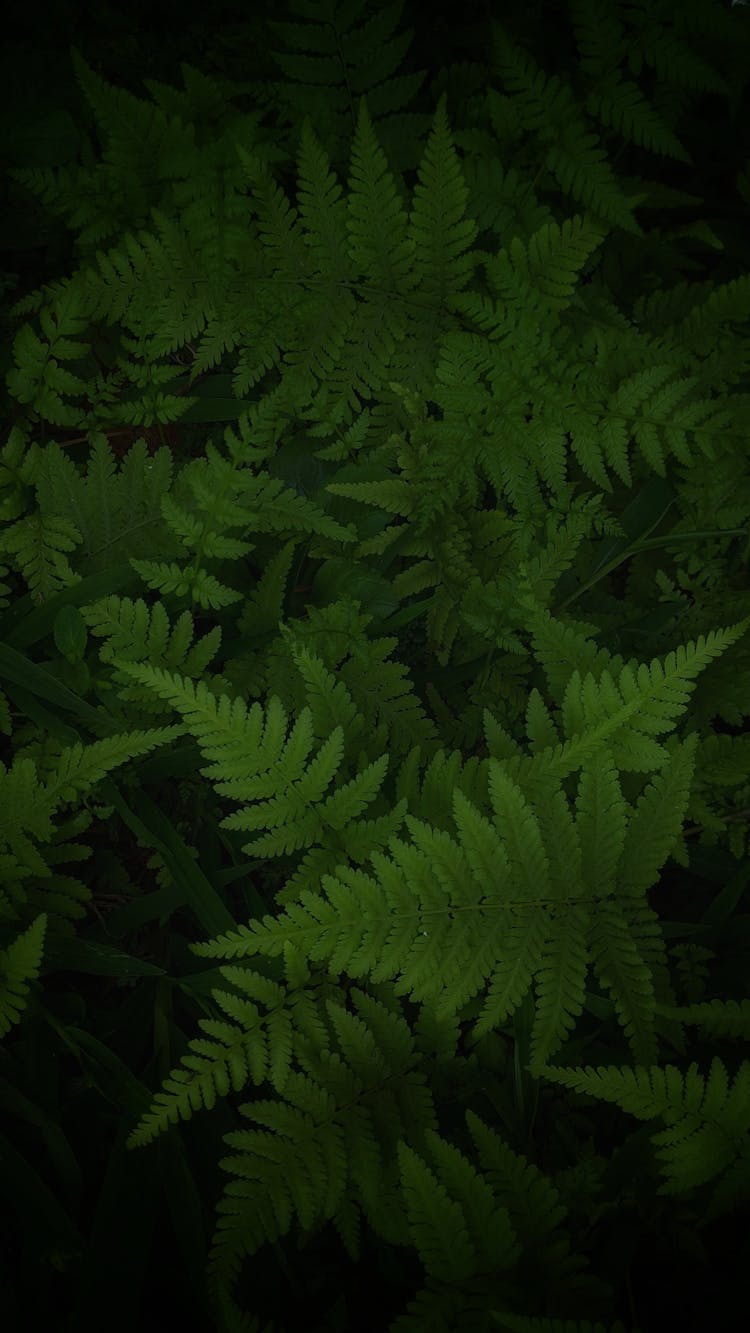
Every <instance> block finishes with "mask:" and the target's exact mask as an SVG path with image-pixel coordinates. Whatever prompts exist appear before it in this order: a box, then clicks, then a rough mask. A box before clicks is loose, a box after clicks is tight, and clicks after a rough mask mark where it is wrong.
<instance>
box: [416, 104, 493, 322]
mask: <svg viewBox="0 0 750 1333" xmlns="http://www.w3.org/2000/svg"><path fill="white" fill-rule="evenodd" d="M467 197H468V191H467V189H466V186H465V184H464V182H463V179H462V176H461V167H460V164H459V161H458V157H457V155H456V150H455V148H454V146H453V143H452V141H451V135H450V129H449V126H448V117H447V114H446V103H445V97H442V98H441V99H440V102H439V103H438V107H437V110H436V112H435V119H434V121H433V126H432V130H431V133H430V137H429V139H428V140H427V146H426V148H425V152H424V157H423V158H422V163H421V165H420V168H419V173H418V179H417V184H416V185H415V187H414V199H413V204H412V209H411V213H410V216H409V235H410V238H411V240H412V242H413V246H414V277H415V280H416V282H417V283H418V285H419V287H420V290H421V291H422V292H423V293H424V294H425V296H426V297H427V299H428V300H430V301H432V302H434V303H435V304H436V305H437V306H439V307H442V306H443V304H444V302H445V300H446V298H447V297H448V296H452V295H453V294H454V293H455V292H460V291H463V289H464V287H466V284H467V283H468V281H469V279H470V277H471V275H472V271H473V266H474V265H473V257H472V256H471V255H469V254H467V253H466V252H467V251H468V249H469V247H470V246H471V244H472V242H473V241H474V240H475V239H476V236H477V228H476V223H475V222H474V221H473V220H472V219H471V218H468V217H465V216H464V215H465V211H466V202H467Z"/></svg>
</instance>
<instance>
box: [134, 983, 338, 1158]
mask: <svg viewBox="0 0 750 1333" xmlns="http://www.w3.org/2000/svg"><path fill="white" fill-rule="evenodd" d="M219 971H220V974H221V976H222V977H223V979H224V980H225V981H226V982H229V983H230V984H231V985H232V986H233V987H234V988H235V989H234V990H225V989H220V988H218V987H217V988H214V989H213V990H212V991H211V995H212V997H213V999H214V1001H215V1003H216V1004H217V1005H218V1006H219V1008H220V1009H222V1010H223V1011H224V1013H225V1014H226V1015H227V1017H228V1018H229V1019H230V1021H229V1022H226V1021H225V1020H216V1019H212V1018H202V1019H199V1020H198V1025H199V1027H200V1028H201V1031H202V1032H203V1033H205V1034H206V1035H205V1036H203V1037H193V1038H192V1039H191V1041H190V1044H189V1048H188V1051H187V1053H186V1054H185V1055H184V1056H183V1058H182V1062H181V1064H180V1065H179V1066H178V1067H177V1068H175V1069H173V1070H172V1072H171V1073H170V1074H169V1076H168V1078H166V1079H165V1080H164V1083H163V1084H162V1089H161V1091H160V1092H158V1093H157V1094H156V1096H155V1097H154V1099H153V1101H152V1103H151V1106H150V1108H149V1110H148V1111H147V1112H146V1114H145V1115H143V1116H142V1117H141V1119H140V1121H139V1122H138V1124H137V1125H136V1127H135V1129H134V1130H133V1131H132V1132H131V1134H130V1135H129V1137H128V1139H127V1145H126V1146H127V1147H128V1148H139V1147H143V1146H144V1145H146V1144H148V1143H151V1142H152V1140H153V1139H155V1138H156V1137H157V1135H159V1134H160V1133H162V1132H163V1131H164V1130H166V1129H167V1128H168V1127H169V1125H170V1124H176V1123H177V1122H178V1121H179V1120H189V1119H190V1118H191V1117H192V1115H193V1112H194V1111H197V1110H200V1109H201V1107H205V1108H206V1109H207V1110H210V1109H211V1107H212V1106H214V1105H215V1103H216V1099H217V1097H227V1096H228V1095H229V1094H230V1092H231V1091H234V1092H241V1091H242V1090H243V1088H244V1087H246V1085H247V1083H248V1080H252V1082H253V1083H254V1084H255V1085H256V1086H260V1084H261V1083H264V1082H266V1081H268V1082H270V1083H271V1084H272V1086H273V1087H274V1088H276V1090H277V1091H278V1092H283V1089H284V1085H285V1083H286V1080H287V1077H288V1075H289V1071H290V1063H291V1058H292V1049H293V1033H294V1028H295V1025H298V1026H299V1027H300V1029H301V1030H302V1031H306V1030H307V1031H308V1032H309V1031H310V1023H311V1020H313V1021H314V1020H315V1014H316V1008H315V1004H314V1001H313V997H312V996H311V995H310V994H309V993H308V992H306V991H304V990H302V991H299V992H295V991H294V990H292V991H289V990H285V989H284V987H283V986H281V985H279V983H278V982H276V981H273V980H271V979H270V978H269V977H266V976H264V975H263V974H262V973H260V972H253V971H250V970H249V969H247V968H238V967H222V968H220V969H219ZM260 1006H262V1008H261V1007H260ZM318 1022H319V1020H318Z"/></svg>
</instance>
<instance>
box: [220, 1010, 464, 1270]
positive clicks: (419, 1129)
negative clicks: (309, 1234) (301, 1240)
mask: <svg viewBox="0 0 750 1333" xmlns="http://www.w3.org/2000/svg"><path fill="white" fill-rule="evenodd" d="M351 995H352V999H353V1001H354V1003H355V1006H356V1008H357V1011H358V1013H357V1014H356V1015H355V1014H351V1013H348V1012H347V1011H346V1010H345V1009H344V1008H343V1006H341V1005H340V1004H338V1003H336V1002H335V1001H334V1000H333V999H328V1000H326V1003H325V1011H326V1014H327V1018H328V1025H329V1029H330V1036H327V1037H326V1039H325V1041H323V1042H322V1043H321V1040H320V1039H318V1040H316V1041H314V1042H312V1041H309V1040H306V1039H304V1038H302V1037H300V1038H299V1039H298V1041H297V1043H296V1047H295V1049H296V1054H297V1058H298V1060H299V1062H300V1064H301V1066H302V1069H303V1070H304V1073H296V1072H291V1073H290V1074H289V1076H288V1078H287V1080H286V1082H285V1084H284V1092H283V1098H284V1100H281V1098H279V1099H277V1100H275V1101H270V1100H269V1101H254V1102H251V1103H249V1104H246V1105H243V1106H241V1107H240V1111H241V1113H242V1114H243V1115H244V1116H246V1117H247V1118H248V1119H249V1120H252V1121H255V1122H256V1123H257V1124H259V1125H261V1126H265V1128H264V1129H253V1130H251V1129H243V1130H240V1131H237V1132H234V1133H230V1134H228V1135H226V1136H225V1142H226V1143H227V1145H228V1146H229V1147H230V1148H232V1149H234V1150H235V1153H234V1155H233V1156H231V1157H229V1158H226V1159H224V1160H223V1161H222V1162H221V1166H222V1168H223V1169H224V1170H225V1171H227V1172H229V1173H230V1175H231V1176H233V1177H234V1179H232V1180H231V1181H230V1182H229V1184H228V1185H227V1187H226V1191H225V1196H224V1198H223V1199H222V1200H221V1202H220V1204H219V1214H220V1217H219V1222H218V1226H217V1230H216V1233H215V1236H214V1242H213V1247H212V1253H211V1258H210V1271H211V1273H212V1275H213V1276H214V1277H215V1278H218V1279H219V1280H220V1281H222V1282H225V1283H230V1282H232V1281H234V1280H235V1278H236V1276H237V1273H238V1271H239V1267H240V1264H241V1261H242V1258H243V1257H244V1256H245V1255H251V1254H254V1253H255V1252H256V1251H257V1250H258V1249H259V1248H260V1246H261V1245H263V1244H264V1243H267V1242H268V1241H270V1240H274V1239H276V1238H278V1237H279V1236H282V1235H285V1234H286V1233H287V1232H288V1231H289V1229H290V1227H291V1225H292V1222H293V1220H294V1218H295V1216H296V1217H297V1218H298V1219H299V1222H300V1224H301V1225H302V1226H303V1227H305V1228H307V1229H311V1228H317V1227H318V1226H320V1225H321V1224H322V1223H323V1222H325V1221H326V1220H331V1221H332V1222H333V1223H334V1225H335V1226H336V1229H337V1230H338V1232H339V1234H340V1235H341V1237H342V1239H343V1240H344V1243H345V1244H346V1245H347V1249H348V1251H349V1253H350V1257H351V1258H352V1259H356V1258H357V1257H358V1255H359V1239H358V1230H359V1222H358V1217H359V1209H362V1211H364V1213H365V1214H366V1215H367V1217H368V1220H369V1222H370V1223H371V1225H373V1226H374V1227H375V1229H376V1230H378V1231H379V1232H380V1233H381V1234H383V1235H384V1237H386V1238H387V1239H388V1240H389V1241H390V1242H391V1243H396V1244H403V1243H408V1231H407V1229H406V1224H405V1220H404V1219H402V1218H401V1216H400V1211H401V1210H400V1208H399V1197H400V1189H399V1168H398V1156H397V1147H398V1143H399V1141H403V1142H404V1143H406V1144H407V1145H411V1144H417V1143H419V1142H420V1140H421V1139H422V1138H423V1136H424V1133H425V1131H427V1130H435V1131H436V1130H437V1128H438V1126H437V1120H436V1117H435V1111H434V1106H433V1103H432V1097H431V1095H430V1092H429V1088H428V1086H427V1085H426V1082H425V1075H424V1073H423V1072H422V1070H421V1068H420V1064H421V1057H420V1056H419V1054H418V1053H417V1052H416V1050H415V1048H414V1042H413V1037H412V1035H411V1033H410V1031H409V1028H408V1025H407V1024H406V1023H405V1021H404V1019H403V1018H402V1017H401V1016H400V1015H397V1014H395V1013H391V1012H389V1011H388V1010H386V1009H385V1008H384V1006H382V1005H379V1004H378V1002H376V1001H375V1000H373V999H372V997H366V996H363V995H362V992H360V991H357V990H353V991H352V992H351ZM363 1000H365V1001H366V1002H367V1003H366V1004H365V1005H364V1006H363V1004H362V1001H363ZM377 1011H380V1013H379V1016H378V1020H377V1023H376V1025H372V1026H371V1024H370V1021H369V1016H370V1015H371V1014H372V1013H374V1012H377ZM334 1043H335V1046H336V1047H338V1050H335V1049H333V1045H334Z"/></svg>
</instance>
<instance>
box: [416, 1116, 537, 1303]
mask: <svg viewBox="0 0 750 1333" xmlns="http://www.w3.org/2000/svg"><path fill="white" fill-rule="evenodd" d="M425 1142H426V1146H427V1148H428V1150H429V1156H430V1157H431V1158H432V1159H433V1162H434V1163H435V1170H433V1169H431V1167H430V1166H429V1165H428V1163H427V1161H425V1159H424V1158H423V1157H422V1156H420V1154H419V1153H417V1152H416V1151H415V1150H414V1149H413V1148H410V1147H408V1145H407V1144H405V1143H399V1145H398V1158H399V1166H400V1170H401V1188H402V1190H403V1196H404V1204H405V1208H406V1214H407V1217H408V1219H409V1232H410V1235H411V1238H412V1240H413V1242H414V1245H415V1246H416V1249H417V1252H418V1254H419V1257H420V1259H421V1260H422V1263H423V1264H424V1266H425V1269H426V1271H427V1272H428V1273H429V1274H430V1275H431V1276H432V1277H435V1278H438V1279H439V1280H440V1281H441V1282H451V1283H454V1282H455V1283H460V1282H465V1281H466V1280H467V1279H470V1278H471V1277H472V1276H473V1275H474V1274H475V1273H477V1272H482V1271H494V1270H503V1269H506V1268H510V1267H512V1265H513V1263H514V1261H515V1260H516V1259H517V1258H518V1256H519V1253H520V1248H519V1245H518V1241H517V1238H516V1236H515V1233H514V1231H513V1227H512V1225H511V1221H510V1217H509V1215H508V1212H507V1210H506V1209H505V1208H504V1207H502V1206H498V1203H497V1201H496V1199H495V1197H494V1195H493V1192H492V1190H491V1188H490V1186H489V1185H488V1183H487V1181H486V1180H485V1179H484V1178H483V1177H482V1176H481V1175H480V1174H479V1172H477V1171H476V1170H475V1169H474V1167H473V1166H472V1165H471V1163H470V1162H469V1161H468V1159H467V1158H466V1157H464V1156H463V1154H462V1153H460V1152H459V1150H458V1149H457V1148H455V1147H454V1146H453V1144H451V1143H447V1142H446V1141H445V1140H444V1139H442V1138H441V1137H440V1135H438V1134H435V1133H434V1132H429V1131H428V1132H427V1134H426V1135H425ZM436 1172H437V1174H436Z"/></svg>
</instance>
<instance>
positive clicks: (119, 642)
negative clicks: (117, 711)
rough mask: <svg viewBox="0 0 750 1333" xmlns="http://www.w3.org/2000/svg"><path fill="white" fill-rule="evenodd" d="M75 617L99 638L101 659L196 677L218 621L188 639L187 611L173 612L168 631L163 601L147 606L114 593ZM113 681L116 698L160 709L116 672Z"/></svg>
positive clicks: (213, 643)
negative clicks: (200, 633)
mask: <svg viewBox="0 0 750 1333" xmlns="http://www.w3.org/2000/svg"><path fill="white" fill-rule="evenodd" d="M81 615H82V617H83V619H84V621H85V622H86V624H87V625H88V627H89V629H90V630H91V632H92V634H94V635H95V636H96V637H97V638H101V639H104V640H105V642H104V643H103V644H102V647H101V649H100V653H99V655H100V657H101V660H102V662H113V660H114V659H115V658H120V659H121V660H122V661H124V662H131V661H135V662H139V661H140V662H142V661H144V660H148V663H149V665H150V666H155V667H163V668H164V669H165V670H173V671H174V670H179V671H180V672H181V673H182V674H183V675H184V676H187V677H189V678H190V679H196V678H198V677H200V676H202V675H203V673H204V672H205V670H206V667H207V666H208V664H209V663H210V662H211V660H212V658H213V657H215V656H216V653H217V652H218V650H219V645H220V643H221V627H220V626H219V625H215V626H214V628H213V629H212V630H210V631H209V632H208V634H204V635H203V636H202V637H201V638H200V639H198V640H197V641H196V642H195V643H192V640H193V634H194V624H193V617H192V616H191V615H190V613H189V612H188V611H183V612H182V614H181V615H180V616H178V618H177V620H176V622H175V624H174V625H173V626H172V628H171V630H170V624H169V617H168V614H167V611H166V610H165V607H164V605H163V603H162V602H156V603H155V604H154V605H153V606H151V607H148V606H147V605H146V603H145V602H144V601H143V600H142V598H140V597H139V598H138V599H137V601H132V600H131V598H129V597H117V596H115V595H111V596H109V597H104V598H102V599H101V600H100V601H98V602H90V603H88V604H87V605H85V606H82V607H81ZM191 645H192V646H191ZM113 679H114V680H115V681H116V682H117V684H118V692H119V697H120V698H121V699H131V700H133V702H135V703H137V704H138V705H139V707H149V708H150V709H151V710H153V711H155V712H158V711H159V710H160V709H161V708H163V707H166V705H165V704H162V703H161V702H160V701H158V700H155V699H154V696H153V694H152V693H149V692H148V691H147V690H144V689H143V688H139V687H138V686H136V685H133V684H131V683H129V682H128V681H127V680H126V678H125V676H124V675H122V674H121V673H120V672H118V671H117V670H115V671H114V675H113Z"/></svg>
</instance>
